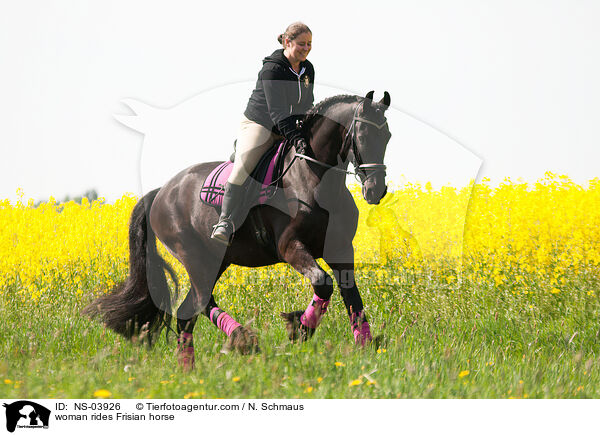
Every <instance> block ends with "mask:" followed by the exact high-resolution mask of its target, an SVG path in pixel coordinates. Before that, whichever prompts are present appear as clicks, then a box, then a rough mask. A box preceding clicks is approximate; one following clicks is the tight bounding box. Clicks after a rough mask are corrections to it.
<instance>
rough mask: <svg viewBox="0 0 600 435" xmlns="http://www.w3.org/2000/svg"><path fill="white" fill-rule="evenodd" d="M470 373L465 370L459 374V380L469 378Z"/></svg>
mask: <svg viewBox="0 0 600 435" xmlns="http://www.w3.org/2000/svg"><path fill="white" fill-rule="evenodd" d="M469 373H471V372H470V371H469V370H463V371H462V372H460V373H459V374H458V377H459V378H464V377H465V376H468V375H469Z"/></svg>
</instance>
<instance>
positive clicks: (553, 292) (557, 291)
mask: <svg viewBox="0 0 600 435" xmlns="http://www.w3.org/2000/svg"><path fill="white" fill-rule="evenodd" d="M550 293H552V294H553V295H555V294H557V293H560V289H557V288H556V287H554V288H553V289H552V290H550Z"/></svg>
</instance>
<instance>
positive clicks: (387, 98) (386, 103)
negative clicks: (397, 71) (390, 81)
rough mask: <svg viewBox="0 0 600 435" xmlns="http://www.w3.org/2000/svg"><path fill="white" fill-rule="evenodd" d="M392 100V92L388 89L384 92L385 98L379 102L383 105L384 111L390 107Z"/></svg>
mask: <svg viewBox="0 0 600 435" xmlns="http://www.w3.org/2000/svg"><path fill="white" fill-rule="evenodd" d="M391 101H392V99H391V98H390V94H389V93H388V91H385V92H384V93H383V98H382V99H381V100H379V104H382V105H383V111H384V112H385V111H386V110H387V108H388V107H390V103H391Z"/></svg>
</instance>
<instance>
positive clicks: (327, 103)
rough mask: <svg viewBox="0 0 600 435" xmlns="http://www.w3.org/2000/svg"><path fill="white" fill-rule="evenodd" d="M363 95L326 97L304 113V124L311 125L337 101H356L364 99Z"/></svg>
mask: <svg viewBox="0 0 600 435" xmlns="http://www.w3.org/2000/svg"><path fill="white" fill-rule="evenodd" d="M362 99H363V97H359V96H358V95H334V96H333V97H329V98H325V99H324V100H323V101H321V102H319V103H318V104H316V105H314V106H313V107H311V108H310V109H309V110H308V111H307V112H306V114H305V115H304V120H303V125H304V126H305V127H306V126H309V125H310V124H312V122H314V121H315V119H317V118H318V117H319V116H322V115H323V113H324V112H325V111H326V110H327V109H329V108H330V107H331V106H333V105H334V104H337V103H355V102H357V101H360V100H362Z"/></svg>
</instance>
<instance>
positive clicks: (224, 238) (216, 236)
mask: <svg viewBox="0 0 600 435" xmlns="http://www.w3.org/2000/svg"><path fill="white" fill-rule="evenodd" d="M219 229H222V231H221V232H219V233H217V231H218V230H219ZM234 232H235V226H234V225H233V222H232V221H231V220H229V219H222V220H220V221H219V222H217V223H216V224H215V225H213V231H212V234H211V235H210V238H211V239H213V240H216V241H218V242H221V243H224V244H226V245H227V246H229V245H230V244H231V240H232V239H233V233H234Z"/></svg>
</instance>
